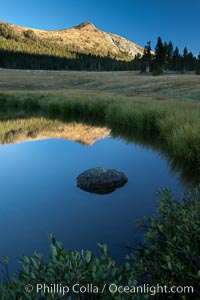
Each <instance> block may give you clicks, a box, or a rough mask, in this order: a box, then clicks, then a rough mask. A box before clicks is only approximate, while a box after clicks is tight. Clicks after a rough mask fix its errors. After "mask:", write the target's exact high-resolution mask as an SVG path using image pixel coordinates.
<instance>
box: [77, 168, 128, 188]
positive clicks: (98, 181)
mask: <svg viewBox="0 0 200 300" xmlns="http://www.w3.org/2000/svg"><path fill="white" fill-rule="evenodd" d="M127 181H128V178H127V177H126V175H125V174H124V173H122V172H119V171H117V170H110V169H105V168H101V167H96V168H93V169H89V170H87V171H85V172H83V173H81V174H80V175H79V176H78V177H77V186H78V187H79V188H81V189H82V190H84V191H87V192H90V193H96V194H108V193H111V192H113V191H114V190H115V189H116V188H119V187H122V186H123V185H124V184H125V183H126V182H127Z"/></svg>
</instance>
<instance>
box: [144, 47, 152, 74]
mask: <svg viewBox="0 0 200 300" xmlns="http://www.w3.org/2000/svg"><path fill="white" fill-rule="evenodd" d="M142 60H143V62H144V64H145V67H146V73H147V75H149V73H150V67H151V62H152V54H151V42H150V41H148V42H147V44H146V46H145V47H144V54H143V57H142Z"/></svg>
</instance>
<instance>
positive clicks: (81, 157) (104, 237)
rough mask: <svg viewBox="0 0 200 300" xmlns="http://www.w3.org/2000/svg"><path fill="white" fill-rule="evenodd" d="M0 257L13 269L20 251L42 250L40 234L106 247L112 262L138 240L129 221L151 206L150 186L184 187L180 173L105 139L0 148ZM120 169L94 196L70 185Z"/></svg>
mask: <svg viewBox="0 0 200 300" xmlns="http://www.w3.org/2000/svg"><path fill="white" fill-rule="evenodd" d="M0 164H1V168H0V189H1V194H0V195H1V196H0V240H1V248H0V257H1V258H3V256H5V255H7V256H9V259H10V263H9V265H10V271H11V272H13V271H16V270H17V266H18V264H17V261H18V259H19V258H20V257H21V256H22V255H31V254H32V253H33V252H34V251H37V252H39V253H43V254H45V255H46V256H48V254H49V240H48V234H49V233H52V234H53V235H55V237H56V239H57V240H59V241H61V242H63V243H64V245H65V248H66V249H77V250H80V249H91V250H93V251H95V252H97V251H98V248H97V246H96V244H97V242H104V243H106V244H108V246H109V248H110V250H111V256H112V257H113V258H115V259H117V261H118V262H120V261H121V260H122V259H123V257H124V256H125V255H126V254H127V252H128V251H129V249H130V247H135V246H136V244H137V243H138V242H140V241H141V239H142V232H141V231H140V230H138V229H137V227H136V224H135V223H136V220H138V219H139V218H142V217H143V216H144V215H149V216H150V215H152V214H153V213H154V212H155V211H156V207H157V197H156V193H155V192H156V190H157V189H163V188H164V187H169V188H171V189H172V190H173V192H174V193H175V194H176V195H177V196H179V195H181V194H182V193H183V191H184V190H185V188H186V187H185V186H184V185H183V184H182V183H181V181H180V174H179V173H178V172H172V171H171V169H170V166H169V165H168V163H167V161H166V160H165V158H163V157H162V156H161V155H160V154H159V153H157V152H156V151H153V150H152V149H150V148H149V149H148V148H144V147H142V146H139V145H137V144H134V143H127V142H125V141H124V140H123V139H121V138H113V137H106V138H104V139H101V140H98V141H96V142H95V143H94V144H93V145H91V146H85V145H82V144H80V143H77V142H73V141H69V140H64V139H45V140H36V141H31V142H30V141H29V142H21V143H17V144H9V145H1V146H0ZM97 166H101V167H105V168H110V169H117V170H119V171H122V172H124V173H125V174H126V175H127V177H128V183H127V184H126V185H125V186H124V187H122V188H119V189H117V190H115V191H114V192H113V193H110V194H105V195H98V194H91V193H88V192H85V191H83V190H81V189H79V188H77V187H76V177H77V176H78V175H79V174H80V173H82V172H83V171H85V170H87V169H89V168H93V167H97Z"/></svg>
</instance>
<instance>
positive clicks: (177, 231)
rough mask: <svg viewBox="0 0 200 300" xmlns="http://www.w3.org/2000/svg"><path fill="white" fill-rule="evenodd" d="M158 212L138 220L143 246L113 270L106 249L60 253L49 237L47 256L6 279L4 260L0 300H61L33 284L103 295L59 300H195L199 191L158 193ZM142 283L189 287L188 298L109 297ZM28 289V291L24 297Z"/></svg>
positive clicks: (199, 271)
mask: <svg viewBox="0 0 200 300" xmlns="http://www.w3.org/2000/svg"><path fill="white" fill-rule="evenodd" d="M158 194H159V197H160V201H159V206H158V212H157V214H155V215H154V216H153V217H149V218H145V219H144V220H143V221H140V226H142V227H143V228H145V230H146V233H145V236H144V242H145V244H143V245H140V246H139V247H138V249H137V251H132V252H131V254H130V255H129V256H127V259H128V261H127V260H125V262H124V263H123V264H122V265H121V266H117V265H116V263H115V261H114V260H113V259H111V258H110V256H109V254H108V248H107V246H106V245H105V244H98V246H99V248H100V250H101V255H100V256H95V255H94V254H93V253H92V252H91V251H89V250H84V251H83V250H82V251H81V252H78V251H65V249H64V246H63V244H61V243H60V242H58V241H56V240H55V238H54V237H53V236H52V235H50V249H51V252H50V257H49V259H48V260H45V259H44V258H43V256H42V255H39V254H37V253H34V255H33V256H32V257H27V256H26V257H23V258H22V259H21V261H20V262H21V264H22V268H21V270H20V271H19V273H18V274H16V275H14V276H12V278H10V277H9V276H8V272H7V266H8V258H7V257H5V258H4V261H3V264H4V267H5V279H4V281H3V282H2V283H1V285H0V296H1V299H5V300H7V299H8V300H10V299H61V295H59V294H58V293H57V294H48V292H47V290H46V292H45V291H44V290H40V292H39V293H37V292H36V286H37V284H46V285H47V286H49V287H50V286H51V285H52V284H61V285H62V286H68V287H70V288H72V287H73V285H74V284H76V283H78V284H80V286H81V285H83V286H86V285H87V284H88V283H92V284H93V286H97V287H98V288H100V289H102V287H103V286H104V284H106V288H105V291H104V293H103V295H102V294H101V291H100V292H99V293H97V294H95V293H84V294H82V293H80V294H76V295H73V297H72V298H70V296H72V294H73V292H72V290H70V291H69V292H68V293H67V294H66V295H65V297H63V298H62V299H133V298H134V299H135V300H140V299H149V298H150V299H152V298H153V299H188V300H191V299H198V298H197V297H198V296H200V287H199V279H200V188H198V189H195V190H193V191H192V192H190V193H187V194H185V195H184V196H183V197H182V198H181V199H180V200H179V201H177V200H174V197H173V195H172V194H171V192H170V191H169V190H168V189H165V190H163V191H162V192H159V193H158ZM144 283H146V284H147V285H150V286H152V287H156V286H157V284H159V285H160V286H165V285H167V286H168V287H172V286H182V287H183V286H192V287H193V288H194V293H193V294H189V295H187V294H185V295H184V294H159V293H157V292H156V290H155V288H154V289H153V290H150V291H149V294H144V293H143V294H142V293H138V294H134V295H133V294H130V293H127V294H117V293H116V294H111V293H110V291H109V285H110V284H116V285H117V286H129V287H132V288H133V289H135V290H136V289H137V286H138V287H139V286H141V285H142V284H144ZM27 285H29V287H30V285H31V286H32V287H33V291H32V292H31V293H30V292H27V291H26V290H25V286H27Z"/></svg>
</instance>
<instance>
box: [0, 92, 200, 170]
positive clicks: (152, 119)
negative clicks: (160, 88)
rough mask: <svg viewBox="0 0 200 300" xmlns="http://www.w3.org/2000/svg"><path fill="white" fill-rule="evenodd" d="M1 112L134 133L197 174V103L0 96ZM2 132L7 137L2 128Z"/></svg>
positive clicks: (199, 149)
mask: <svg viewBox="0 0 200 300" xmlns="http://www.w3.org/2000/svg"><path fill="white" fill-rule="evenodd" d="M0 111H1V115H2V118H3V116H4V118H5V116H7V117H6V118H7V119H9V114H10V116H13V115H14V112H15V113H16V111H17V112H18V116H20V113H21V114H22V115H23V114H24V115H27V114H33V113H36V112H37V113H38V112H39V113H40V115H43V116H47V115H48V116H50V117H51V118H57V119H63V120H64V119H67V118H68V119H69V118H71V119H81V120H82V121H83V120H84V121H87V122H95V123H98V122H99V123H101V124H104V125H107V126H109V127H110V128H111V129H113V130H115V129H122V130H125V131H127V132H137V134H141V135H145V136H146V137H148V138H151V140H155V141H156V143H157V144H159V143H160V146H161V148H162V149H164V150H165V152H166V153H168V155H169V156H170V157H171V158H173V159H174V160H179V161H183V162H184V163H185V164H187V165H188V167H190V168H191V167H195V168H196V169H198V170H200V119H199V117H200V104H199V103H198V102H196V101H164V100H163V101H157V100H151V101H146V100H144V99H143V98H140V97H137V100H133V99H130V98H129V97H125V96H120V95H119V96H115V97H113V96H100V95H99V96H91V95H90V96H89V95H87V96H80V95H75V96H73V95H70V96H67V95H52V94H47V95H45V94H29V95H26V94H25V95H24V94H12V93H9V94H8V93H6V94H0ZM46 122H47V121H44V120H43V121H42V122H41V120H40V121H39V119H38V124H37V125H36V131H39V130H40V129H41V130H42V129H43V127H45V126H47V124H46ZM54 125H56V124H54ZM1 126H2V125H1ZM14 127H15V125H14ZM23 128H24V126H21V129H22V130H24V129H23ZM13 129H15V128H13ZM10 130H11V128H10ZM32 130H33V131H34V129H32ZM1 132H2V134H4V135H5V134H6V130H4V129H3V127H2V129H1Z"/></svg>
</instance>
